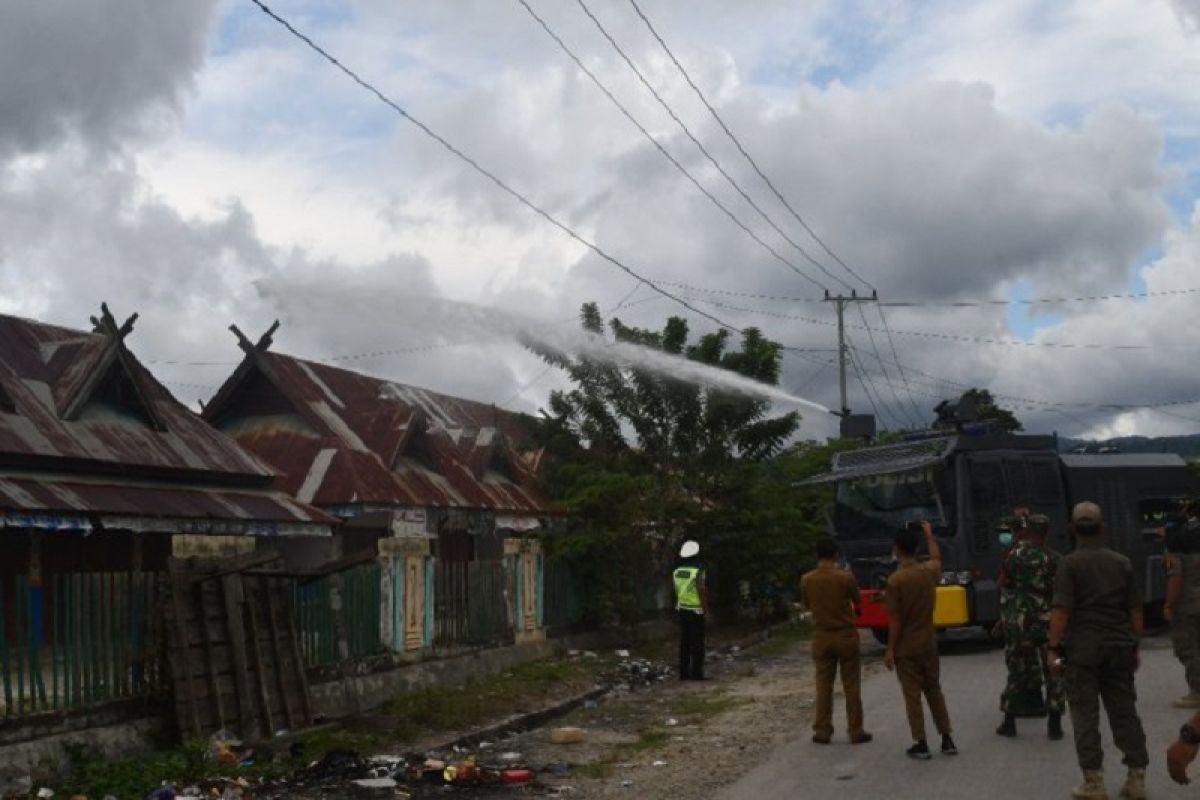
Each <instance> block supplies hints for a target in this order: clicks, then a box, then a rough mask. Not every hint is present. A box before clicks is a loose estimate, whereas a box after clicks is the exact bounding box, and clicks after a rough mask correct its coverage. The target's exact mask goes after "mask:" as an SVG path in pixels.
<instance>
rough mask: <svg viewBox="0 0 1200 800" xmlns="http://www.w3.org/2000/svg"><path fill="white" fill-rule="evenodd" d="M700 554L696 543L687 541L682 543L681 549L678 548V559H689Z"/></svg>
mask: <svg viewBox="0 0 1200 800" xmlns="http://www.w3.org/2000/svg"><path fill="white" fill-rule="evenodd" d="M699 552H700V545H699V544H697V543H696V542H693V541H691V540H688V541H686V542H684V543H683V547H681V548H679V557H680V558H691V557H693V556H695V555H696V554H697V553H699Z"/></svg>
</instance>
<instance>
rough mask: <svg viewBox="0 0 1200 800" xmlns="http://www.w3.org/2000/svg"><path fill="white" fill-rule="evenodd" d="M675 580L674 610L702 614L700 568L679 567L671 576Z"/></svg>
mask: <svg viewBox="0 0 1200 800" xmlns="http://www.w3.org/2000/svg"><path fill="white" fill-rule="evenodd" d="M672 577H674V578H675V608H676V609H677V610H679V611H699V612H700V613H701V614H703V613H704V604H703V603H701V602H700V568H699V567H680V568H679V569H677V570H675V574H674V575H673V576H672Z"/></svg>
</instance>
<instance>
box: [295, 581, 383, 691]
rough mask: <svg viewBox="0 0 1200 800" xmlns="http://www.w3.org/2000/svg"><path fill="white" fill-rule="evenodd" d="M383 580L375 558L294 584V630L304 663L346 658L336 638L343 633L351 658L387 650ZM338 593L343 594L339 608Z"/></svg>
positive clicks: (312, 664)
mask: <svg viewBox="0 0 1200 800" xmlns="http://www.w3.org/2000/svg"><path fill="white" fill-rule="evenodd" d="M380 581H381V575H380V567H379V564H378V563H371V564H363V565H362V566H358V567H354V568H352V569H348V570H345V571H344V572H339V573H337V574H335V575H329V576H326V577H324V578H321V579H319V580H315V581H310V582H308V583H303V584H296V585H295V587H294V589H293V596H294V598H295V608H296V629H297V635H298V636H299V637H300V650H301V652H302V653H303V655H304V662H305V664H307V665H308V666H310V667H324V666H329V665H332V664H336V663H337V662H338V661H340V660H341V658H342V657H341V653H340V648H339V646H338V641H339V639H340V638H342V637H343V636H344V637H345V640H346V646H347V649H348V655H349V656H350V658H363V657H365V656H372V655H376V654H378V653H381V652H383V651H384V649H385V647H384V643H383V639H382V631H381V627H380V626H381V617H382V613H383V609H382V606H383V590H382V586H381V584H380ZM335 593H336V594H337V595H339V596H340V597H341V603H340V608H341V611H340V612H339V611H338V609H337V608H335V603H334V596H335Z"/></svg>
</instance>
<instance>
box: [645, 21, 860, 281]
mask: <svg viewBox="0 0 1200 800" xmlns="http://www.w3.org/2000/svg"><path fill="white" fill-rule="evenodd" d="M629 3H630V5H632V6H633V10H634V11H636V12H637V15H638V16H639V17H641V19H642V22H643V23H645V25H646V28H647V29H648V30H649V31H650V33H651V35H653V36H654V38H655V39H656V40H657V41H658V44H659V45H660V46H661V47H662V49H663V52H665V53H666V54H667V57H668V58H670V59H671V63H673V64H674V65H675V68H676V69H678V70H679V74H680V75H682V76H683V79H684V80H685V81H687V84H688V86H690V87H692V91H693V92H695V93H696V96H697V97H698V98H700V102H701V103H703V104H704V107H705V108H706V109H708V113H709V114H711V115H712V118H713V119H714V120H716V123H717V125H719V126H720V127H721V130H723V131H724V132H725V135H726V136H728V137H729V140H730V141H731V142H733V144H734V146H735V147H736V148H737V149H738V152H739V153H741V154H742V157H743V158H745V159H746V162H747V163H748V164H749V165H750V166H751V168H752V169H753V170H754V172H755V173H757V175H758V177H759V178H760V179H762V182H763V183H765V184H766V185H767V188H768V189H770V190H771V193H772V194H774V195H775V199H777V200H778V201H779V202H780V203H781V204H782V205H783V207H784V208H786V209H787V210H788V212H789V213H790V214H791V215H792V217H794V218H795V220H796V221H797V222H798V223H800V226H801V227H802V228H804V230H805V231H807V232H808V235H809V236H811V237H812V238H813V241H815V242H816V243H817V244H819V245H820V246H821V249H822V250H824V251H825V252H826V253H827V254H828V255H829V257H830V258H832V259H833V260H834V261H836V262H837V263H838V264H840V265H841V266H842V268H843V269H845V270H846V271H847V272H849V273H850V274H851V275H853V276H854V277H855V278H857V279H858V280H859V282H861V283H862V284H863V285H864V286H866V287H868V288H871V289H873V288H875V287H873V286H871V284H870V283H868V282H867V281H866V280H864V279H863V278H862V276H860V275H859V274H858V273H857V272H855V271H854V270H852V269H851V268H850V267H849V265H847V264H846V263H845V262H843V261H842V260H841V259H840V258H838V256H837V254H836V253H834V252H833V250H831V249H830V248H829V246H828V245H826V244H825V242H824V241H823V240H822V239H821V237H820V236H818V235H817V233H816V231H814V230H813V229H812V228H811V227H809V225H808V223H807V222H805V221H804V218H803V217H802V216H800V213H799V212H798V211H796V209H795V208H793V207H792V204H791V203H789V202H788V201H787V198H785V197H784V196H783V194H782V193H781V192H780V191H779V189H777V188H776V187H775V184H774V183H772V182H771V179H770V178H768V177H767V175H766V173H764V172H763V171H762V170H761V169H759V166H758V162H756V161H755V160H754V158H753V157H751V155H750V153H749V152H747V151H746V148H745V147H743V146H742V143H741V140H739V139H738V137H737V136H735V135H734V133H733V131H731V130H730V129H729V126H728V125H726V124H725V120H724V119H722V118H721V115H720V114H718V113H717V110H716V109H715V108H713V105H712V103H710V102H709V101H708V98H707V97H706V96H705V95H704V92H702V91H701V90H700V87H699V86H697V85H696V82H695V81H693V80H692V76H691V75H689V74H688V71H687V70H686V69H684V67H683V64H681V63H679V59H678V58H676V57H675V54H674V53H673V52H672V51H671V48H670V47H668V46H667V43H666V41H664V40H663V37H662V36H661V35H659V33H658V30H657V29H656V28H655V27H654V25H653V24H652V23H651V22H650V20H649V18H648V17H647V16H646V14H645V13H644V12H643V11H642V9H641V6H639V5H638V4H637V0H629Z"/></svg>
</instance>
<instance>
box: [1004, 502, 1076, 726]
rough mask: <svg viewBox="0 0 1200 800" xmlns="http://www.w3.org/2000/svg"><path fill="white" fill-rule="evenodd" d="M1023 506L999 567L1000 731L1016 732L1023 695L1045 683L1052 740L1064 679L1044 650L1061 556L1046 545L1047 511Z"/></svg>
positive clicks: (1039, 690) (1060, 709)
mask: <svg viewBox="0 0 1200 800" xmlns="http://www.w3.org/2000/svg"><path fill="white" fill-rule="evenodd" d="M1023 511H1024V510H1023V509H1018V513H1017V525H1016V526H1015V527H1016V528H1017V530H1018V531H1019V534H1020V535H1019V538H1018V539H1017V543H1016V545H1015V546H1014V547H1013V548H1012V550H1010V551H1009V552H1008V555H1007V556H1005V558H1004V566H1003V567H1002V568H1001V570H1000V581H999V582H1000V623H1001V626H1002V627H1003V629H1004V665H1005V666H1006V667H1007V668H1008V682H1007V683H1006V685H1005V687H1004V692H1003V694H1001V695H1000V710H1001V712H1003V714H1004V722H1002V723H1001V724H1000V727H999V728H997V729H996V733H998V734H1000V735H1001V736H1016V735H1017V721H1016V716H1017V714H1018V713H1020V711H1021V710H1022V708H1021V706H1022V700H1023V699H1024V698H1027V697H1030V696H1040V695H1041V693H1042V687H1043V686H1045V690H1046V710H1047V712H1048V716H1049V720H1048V724H1047V733H1048V734H1049V736H1050V738H1051V739H1061V738H1062V737H1063V730H1062V715H1063V711H1064V710H1065V709H1066V696H1065V694H1064V690H1063V682H1062V679H1061V678H1060V677H1059V676H1058V675H1055V674H1053V672H1052V671H1051V669H1050V659H1049V655H1048V652H1047V650H1046V640H1047V635H1048V634H1049V630H1050V603H1051V600H1052V599H1053V597H1054V579H1055V576H1056V575H1057V573H1058V561H1059V556H1058V553H1055V552H1054V551H1053V550H1051V549H1050V548H1048V547H1047V546H1046V536H1047V534H1048V533H1049V531H1050V520H1049V519H1047V518H1046V516H1045V515H1043V514H1033V515H1028V514H1024V513H1021V512H1023Z"/></svg>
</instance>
